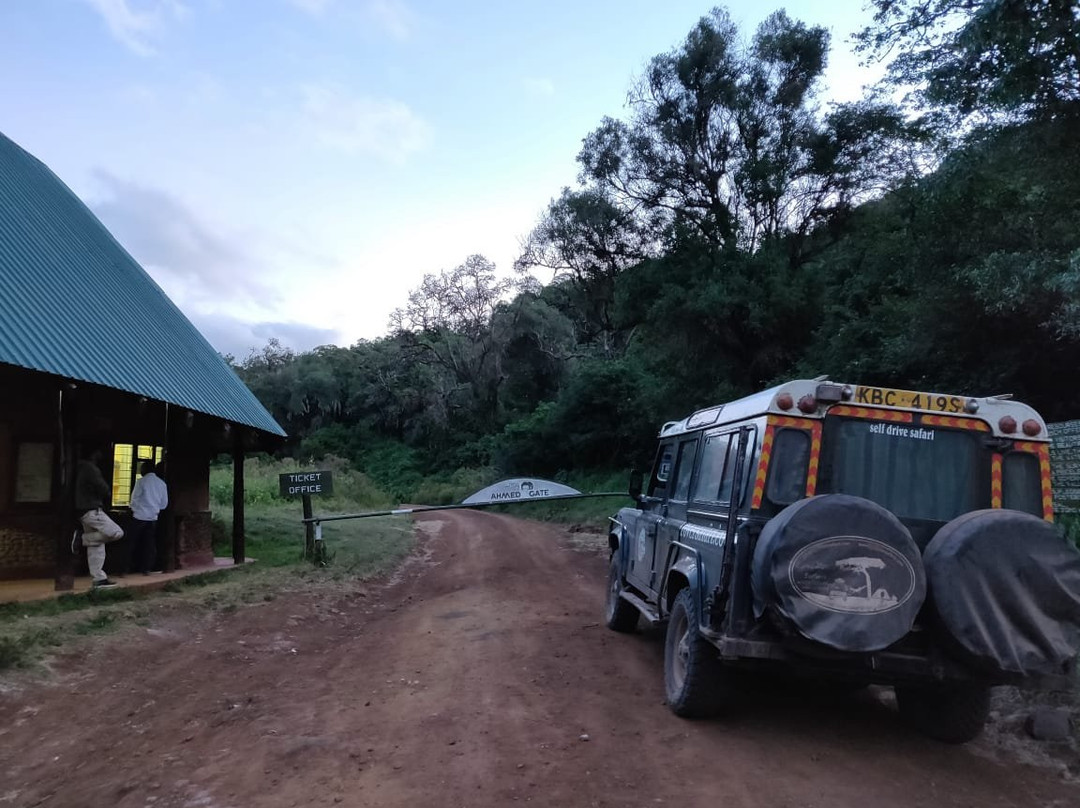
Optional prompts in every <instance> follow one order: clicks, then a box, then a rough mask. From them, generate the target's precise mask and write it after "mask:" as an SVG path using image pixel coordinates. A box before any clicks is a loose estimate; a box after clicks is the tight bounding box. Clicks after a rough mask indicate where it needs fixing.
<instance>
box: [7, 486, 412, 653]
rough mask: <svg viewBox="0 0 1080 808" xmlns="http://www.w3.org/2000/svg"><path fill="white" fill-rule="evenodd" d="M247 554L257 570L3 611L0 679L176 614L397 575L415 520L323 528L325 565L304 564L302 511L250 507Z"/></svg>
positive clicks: (221, 543) (225, 515)
mask: <svg viewBox="0 0 1080 808" xmlns="http://www.w3.org/2000/svg"><path fill="white" fill-rule="evenodd" d="M245 516H246V519H245V521H246V525H247V530H246V534H247V535H246V549H247V554H248V555H249V556H250V557H252V558H256V559H258V563H256V564H249V565H246V566H244V567H241V568H239V569H228V570H218V571H215V572H209V573H204V574H202V575H195V576H190V577H187V578H180V579H177V580H175V581H170V582H169V583H168V584H167V585H166V586H165V587H164V588H162V589H159V590H154V591H147V590H139V589H111V590H90V591H89V592H85V593H80V594H77V595H76V594H70V595H61V596H60V597H57V598H49V599H46V600H40V601H30V602H26V603H5V604H2V605H0V671H3V670H5V669H13V668H24V669H25V668H34V667H36V666H38V665H40V663H41V662H42V661H43V660H44V659H45V658H47V657H48V656H49V655H50V654H54V653H56V652H57V651H58V650H60V649H68V648H72V647H75V645H76V643H78V642H79V641H81V640H86V639H88V638H92V637H95V636H98V635H101V634H104V633H108V632H112V631H118V630H122V629H123V628H125V627H130V626H133V625H137V624H139V623H146V622H147V621H149V620H152V619H153V618H154V617H155V616H160V615H163V614H167V613H170V612H174V611H177V610H195V611H203V612H206V611H214V612H218V613H225V614H227V613H230V612H234V611H236V610H237V609H239V608H241V607H243V606H245V605H247V604H253V603H260V602H264V601H268V600H273V599H275V598H276V597H277V596H278V595H279V594H281V593H282V592H298V591H323V590H327V589H328V588H332V587H334V586H336V585H340V584H341V583H342V582H348V581H356V580H363V579H365V578H369V577H371V576H373V575H377V574H379V573H381V572H383V571H386V570H388V569H390V568H391V567H393V566H394V565H395V564H396V563H397V562H398V561H400V560H401V559H402V558H403V557H404V556H405V555H406V554H408V552H409V551H410V550H411V549H412V547H413V533H412V520H411V519H408V518H407V517H394V518H393V519H389V518H375V519H365V520H357V521H349V522H340V523H328V524H326V525H324V527H323V540H324V543H325V546H326V548H327V550H328V553H327V555H328V559H327V562H328V563H326V565H324V566H320V567H316V566H314V565H312V563H311V562H309V561H305V560H303V559H302V558H301V551H302V548H303V544H304V530H303V527H302V525H301V523H300V518H301V515H300V506H299V504H287V503H268V504H255V505H250V506H248V508H247V509H246V511H245ZM231 524H232V513H231V510H229V509H222V508H218V509H216V511H215V514H214V521H213V527H214V539H215V547H214V549H215V553H217V554H219V555H229V554H231V552H232V545H231V541H230V540H229V538H228V534H229V530H230V526H231Z"/></svg>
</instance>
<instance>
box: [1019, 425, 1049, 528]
mask: <svg viewBox="0 0 1080 808" xmlns="http://www.w3.org/2000/svg"><path fill="white" fill-rule="evenodd" d="M1013 448H1014V449H1015V450H1016V451H1018V452H1029V453H1031V454H1033V455H1038V456H1039V477H1040V478H1041V483H1042V507H1043V519H1045V520H1046V521H1047V522H1053V521H1054V489H1053V486H1052V485H1051V483H1050V444H1048V443H1036V442H1034V441H1026V440H1025V441H1017V442H1016V443H1014V444H1013Z"/></svg>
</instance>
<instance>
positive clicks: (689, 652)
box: [664, 588, 727, 718]
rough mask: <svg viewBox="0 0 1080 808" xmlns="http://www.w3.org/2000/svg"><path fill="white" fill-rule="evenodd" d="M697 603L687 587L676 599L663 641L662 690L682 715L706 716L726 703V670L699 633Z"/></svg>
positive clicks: (674, 709)
mask: <svg viewBox="0 0 1080 808" xmlns="http://www.w3.org/2000/svg"><path fill="white" fill-rule="evenodd" d="M698 624H699V620H698V614H697V605H696V604H695V603H694V598H693V595H692V593H691V591H690V589H689V588H685V589H683V590H682V591H681V592H679V594H678V596H677V597H676V598H675V603H674V605H673V606H672V608H671V615H670V618H669V620H668V626H667V637H666V639H665V641H664V690H665V692H666V695H667V703H668V707H670V708H671V711H672V712H673V713H675V715H678V716H682V717H683V718H707V717H708V716H711V715H715V714H716V713H717V712H718V711H719V710H720V709H721V708H722V707H723V706H724V704H725V701H726V699H725V696H726V695H727V694H726V692H725V691H726V677H727V671H725V670H724V669H723V665H722V664H721V662H720V657H719V655H718V654H717V650H716V648H714V647H713V646H712V645H711V644H710V643H709V642H708V641H707V640H706V639H705V638H704V637H702V636H701V634H700V633H699V632H698Z"/></svg>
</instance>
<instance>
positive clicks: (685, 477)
mask: <svg viewBox="0 0 1080 808" xmlns="http://www.w3.org/2000/svg"><path fill="white" fill-rule="evenodd" d="M696 452H697V440H696V439H695V440H688V441H684V442H683V443H682V445H681V446H679V462H678V464H677V465H676V467H675V469H676V470H675V493H674V494H672V497H671V498H672V499H674V500H678V501H679V502H686V497H687V496H688V495H689V493H690V477H691V474H692V473H693V471H694V454H695V453H696Z"/></svg>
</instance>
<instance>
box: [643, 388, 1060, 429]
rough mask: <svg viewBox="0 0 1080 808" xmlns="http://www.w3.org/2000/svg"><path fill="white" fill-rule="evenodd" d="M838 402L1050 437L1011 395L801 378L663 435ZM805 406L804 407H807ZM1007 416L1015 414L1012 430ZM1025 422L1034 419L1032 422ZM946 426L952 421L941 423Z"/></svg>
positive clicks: (800, 414) (817, 409) (798, 414)
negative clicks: (950, 392)
mask: <svg viewBox="0 0 1080 808" xmlns="http://www.w3.org/2000/svg"><path fill="white" fill-rule="evenodd" d="M838 405H843V406H847V407H850V408H855V409H856V410H859V409H864V410H871V411H883V410H884V411H894V412H919V413H925V414H927V415H934V416H944V417H946V418H956V419H974V420H978V421H982V422H983V423H985V424H986V425H987V427H989V431H990V432H991V433H992V434H994V435H995V436H997V437H1003V438H1012V439H1020V440H1031V441H1040V442H1049V441H1050V435H1049V433H1048V432H1047V428H1046V422H1045V421H1044V420H1043V419H1042V416H1040V415H1039V414H1038V413H1037V412H1036V411H1035V410H1034V409H1032V408H1031V407H1029V406H1028V405H1027V404H1023V403H1021V402H1019V401H1013V400H1012V398H1011V397H1009V396H1007V395H999V396H985V397H976V396H957V395H947V394H941V393H920V392H917V391H913V390H898V389H892V388H882V387H872V386H868V385H854V384H843V383H841V382H833V381H830V380H829V379H828V378H827V377H821V378H818V379H797V380H794V381H790V382H785V383H783V384H780V385H777V386H776V387H772V388H769V389H768V390H762V391H761V392H760V393H754V394H753V395H749V396H746V397H745V398H740V399H737V400H736V401H730V402H727V403H725V404H717V405H714V406H712V407H706V408H704V409H701V410H697V411H696V412H694V413H692V414H690V415H689V416H688V417H686V418H683V419H682V420H681V421H669V422H668V423H666V424H664V426H663V427H661V429H660V436H661V437H668V436H671V435H678V434H681V433H684V432H696V431H698V430H701V429H706V428H708V427H712V426H720V425H723V424H731V423H735V422H737V421H744V420H747V419H750V418H756V417H759V416H764V415H779V416H787V417H794V418H812V419H818V420H820V419H823V418H825V416H826V415H828V414H829V411H830V410H831V409H832V408H833V407H835V406H838ZM804 406H805V409H804ZM1007 417H1008V418H1011V419H1012V425H1011V430H1010V429H1005V428H1003V426H1006V427H1008V426H1009V424H1008V422H1007ZM1027 422H1034V423H1033V424H1029V423H1027ZM939 425H944V426H947V425H948V424H939Z"/></svg>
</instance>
